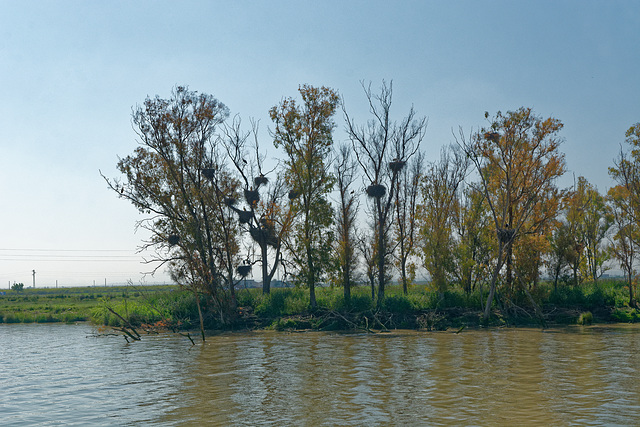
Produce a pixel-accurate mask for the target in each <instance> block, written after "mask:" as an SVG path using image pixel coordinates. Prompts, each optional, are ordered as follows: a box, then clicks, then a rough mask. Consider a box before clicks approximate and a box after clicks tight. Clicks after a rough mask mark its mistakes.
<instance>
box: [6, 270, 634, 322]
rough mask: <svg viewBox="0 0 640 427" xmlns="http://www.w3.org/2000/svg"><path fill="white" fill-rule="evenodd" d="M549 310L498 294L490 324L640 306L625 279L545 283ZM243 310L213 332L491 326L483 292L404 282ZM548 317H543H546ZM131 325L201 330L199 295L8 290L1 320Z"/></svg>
mask: <svg viewBox="0 0 640 427" xmlns="http://www.w3.org/2000/svg"><path fill="white" fill-rule="evenodd" d="M532 294H533V297H534V299H535V300H536V301H537V303H538V304H539V306H540V308H541V313H539V314H536V312H535V310H534V308H533V307H532V306H531V305H530V304H528V300H526V299H524V298H513V299H510V300H508V301H509V302H504V301H507V299H506V298H498V299H497V303H496V305H495V306H494V309H493V312H492V316H491V320H490V322H489V325H492V326H541V325H542V326H553V325H567V324H591V323H612V322H623V323H629V322H639V321H640V310H638V309H635V308H631V307H628V305H627V298H628V288H626V286H625V284H624V282H621V281H615V280H608V281H600V282H598V283H586V284H583V285H581V286H579V287H571V286H562V287H559V288H557V289H553V287H552V286H550V285H548V284H541V285H539V286H538V287H537V288H535V289H533V290H532ZM237 298H238V310H237V315H236V317H235V318H234V319H233V320H232V322H230V323H227V324H224V325H223V324H220V322H219V317H218V316H217V315H216V313H212V312H210V311H209V310H207V309H206V301H205V302H204V304H205V307H204V309H205V310H204V312H205V316H204V320H205V326H206V328H207V329H226V330H240V329H274V330H363V331H374V330H375V331H386V330H393V329H418V330H427V331H429V330H446V329H454V330H458V329H460V328H465V327H478V326H484V325H483V322H482V310H481V308H482V306H483V304H482V301H483V298H482V297H481V295H480V292H474V293H471V294H468V295H467V294H464V293H462V292H446V293H445V294H444V295H441V294H439V293H437V292H433V291H430V290H429V289H428V288H427V287H426V286H413V287H412V288H410V290H409V293H408V295H404V294H403V293H402V290H401V288H400V287H399V286H391V287H389V288H388V292H387V297H386V299H385V301H384V304H382V306H380V307H378V306H377V304H375V302H374V300H373V299H372V297H371V290H370V288H367V287H355V288H354V289H353V291H352V297H351V301H350V303H349V304H345V301H344V298H343V294H342V289H340V288H324V287H323V288H319V289H318V290H317V301H318V307H317V308H316V309H314V310H311V309H309V295H308V292H307V291H306V290H305V289H296V288H284V289H273V290H272V292H271V294H269V295H263V294H262V292H261V290H260V289H243V290H240V291H239V292H238V296H237ZM540 314H541V316H540ZM123 319H124V320H126V321H127V322H129V323H130V324H131V325H135V326H142V325H144V327H146V328H150V329H173V330H179V329H194V328H197V325H198V310H197V306H196V303H195V298H194V296H193V294H191V293H189V292H187V291H184V290H181V289H179V288H178V287H176V286H148V287H147V286H144V287H141V286H138V287H134V286H125V287H104V288H103V287H85V288H59V289H25V290H23V291H20V292H18V291H6V294H5V295H0V323H33V322H37V323H45V322H47V323H49V322H67V323H69V322H77V321H90V322H93V323H95V324H99V325H106V326H115V327H119V326H123V323H124V322H123Z"/></svg>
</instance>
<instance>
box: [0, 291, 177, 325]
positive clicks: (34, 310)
mask: <svg viewBox="0 0 640 427" xmlns="http://www.w3.org/2000/svg"><path fill="white" fill-rule="evenodd" d="M174 291H175V292H174ZM182 294H183V293H182V292H178V291H177V287H176V286H153V287H148V288H147V287H142V288H133V287H130V286H121V287H104V288H96V287H78V288H49V289H47V288H40V289H24V290H21V291H15V290H11V291H6V295H0V323H34V322H36V323H51V322H66V323H73V322H83V321H91V322H94V323H98V324H104V325H118V322H116V321H115V320H114V319H115V318H116V316H114V315H113V314H111V313H108V310H107V309H106V307H112V308H113V309H114V310H115V311H117V312H118V313H119V312H123V313H127V315H128V316H131V317H132V319H134V320H136V322H145V323H151V322H153V321H158V320H161V319H164V320H165V321H166V320H167V319H174V316H181V315H184V312H183V310H181V309H180V303H179V297H177V295H182ZM174 295H176V296H174ZM152 307H157V309H153V308H152ZM105 311H106V312H107V313H108V315H106V314H105ZM171 313H175V314H171ZM170 314H171V315H170ZM185 317H188V316H185ZM175 319H176V322H179V320H180V319H179V317H175Z"/></svg>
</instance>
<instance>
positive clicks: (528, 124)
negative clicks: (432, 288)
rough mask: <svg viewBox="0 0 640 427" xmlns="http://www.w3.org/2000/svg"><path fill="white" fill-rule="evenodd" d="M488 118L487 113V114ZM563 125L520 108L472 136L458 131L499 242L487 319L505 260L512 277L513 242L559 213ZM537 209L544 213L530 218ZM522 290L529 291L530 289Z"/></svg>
mask: <svg viewBox="0 0 640 427" xmlns="http://www.w3.org/2000/svg"><path fill="white" fill-rule="evenodd" d="M488 117H489V114H488V113H485V118H488ZM562 126H563V125H562V123H561V122H560V121H559V120H557V119H553V118H547V119H542V118H541V117H539V116H537V115H535V114H534V113H533V111H532V110H531V109H529V108H524V107H522V108H520V109H518V110H516V111H509V112H507V113H506V114H502V113H501V112H498V113H497V114H496V117H495V118H493V119H492V120H491V124H490V126H489V127H488V128H486V129H485V128H483V129H481V130H480V132H478V133H476V134H475V135H474V136H473V137H472V138H471V139H469V140H466V139H465V138H464V135H463V134H462V132H461V133H460V140H459V143H460V146H461V147H462V148H463V150H464V151H465V153H466V154H467V155H468V156H469V158H470V159H471V161H472V162H473V164H474V165H475V168H476V171H477V172H478V175H479V177H480V189H481V191H483V193H484V195H485V199H486V201H487V204H488V206H489V210H490V212H491V215H492V217H493V223H494V227H495V239H496V240H497V245H498V252H497V260H496V262H495V268H494V270H493V273H492V277H491V284H490V289H489V296H488V298H487V302H486V305H485V310H484V314H483V318H484V319H485V321H486V320H488V319H489V315H490V311H491V304H492V302H493V298H494V296H495V292H496V285H497V282H498V277H499V275H500V271H501V270H502V268H503V266H504V265H505V264H506V265H507V277H506V280H507V283H509V281H510V280H511V272H512V270H511V268H512V261H513V258H512V257H513V252H512V247H513V242H514V241H516V240H517V239H518V238H519V237H520V236H522V235H524V234H527V233H529V232H531V231H532V230H534V229H535V228H536V227H539V226H540V221H548V220H550V218H552V217H554V215H555V212H554V211H555V210H556V209H557V203H555V204H554V201H557V200H558V199H559V198H560V197H561V194H560V191H559V190H558V188H557V187H556V185H555V180H556V178H558V177H559V176H561V175H562V174H563V173H564V171H565V163H564V155H563V154H562V153H560V152H559V150H558V149H559V146H560V143H561V139H560V138H559V137H558V132H559V131H560V130H561V129H562ZM536 209H540V210H541V211H542V212H545V215H543V216H541V217H540V218H538V219H536V220H535V221H530V220H531V219H532V216H533V214H534V211H535V210H536ZM516 273H517V272H516ZM524 291H525V292H526V293H527V294H528V291H527V290H526V288H525V289H524ZM528 297H529V298H530V300H531V302H532V303H534V301H533V299H532V298H531V297H530V295H528ZM534 304H535V303H534ZM536 306H537V305H534V307H536Z"/></svg>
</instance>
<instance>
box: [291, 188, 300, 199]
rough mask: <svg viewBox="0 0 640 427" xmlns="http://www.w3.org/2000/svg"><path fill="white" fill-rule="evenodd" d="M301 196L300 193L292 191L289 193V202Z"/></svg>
mask: <svg viewBox="0 0 640 427" xmlns="http://www.w3.org/2000/svg"><path fill="white" fill-rule="evenodd" d="M299 195H300V193H298V192H297V191H296V190H291V191H289V200H294V199H297V198H298V196H299Z"/></svg>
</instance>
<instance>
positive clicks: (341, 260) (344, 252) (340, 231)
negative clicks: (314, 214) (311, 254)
mask: <svg viewBox="0 0 640 427" xmlns="http://www.w3.org/2000/svg"><path fill="white" fill-rule="evenodd" d="M351 153H352V151H351V149H350V147H349V146H348V145H341V146H340V147H339V149H338V152H337V158H336V162H335V166H334V174H335V177H336V187H337V190H338V197H339V199H338V208H337V209H336V213H335V225H336V236H337V239H336V248H335V253H336V258H337V263H336V264H337V268H338V274H339V276H340V282H341V284H342V287H343V288H344V302H345V306H349V304H350V303H351V286H352V283H353V282H354V279H355V276H356V266H357V254H356V249H357V244H358V241H357V229H356V219H357V214H358V208H359V204H358V198H357V197H356V196H355V194H354V193H355V190H352V189H351V186H352V185H353V182H354V181H355V174H356V167H357V164H356V163H355V160H354V159H353V157H352V154H351Z"/></svg>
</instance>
